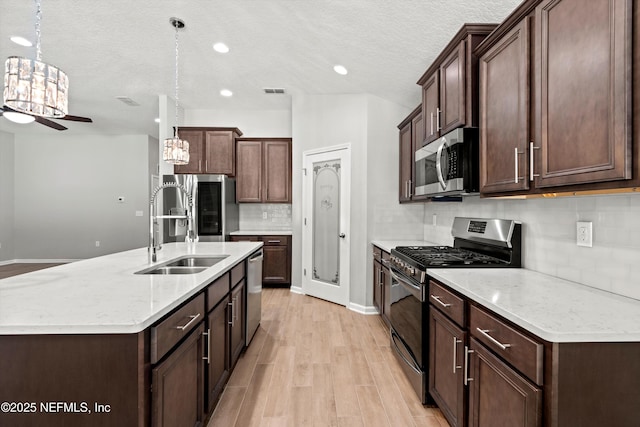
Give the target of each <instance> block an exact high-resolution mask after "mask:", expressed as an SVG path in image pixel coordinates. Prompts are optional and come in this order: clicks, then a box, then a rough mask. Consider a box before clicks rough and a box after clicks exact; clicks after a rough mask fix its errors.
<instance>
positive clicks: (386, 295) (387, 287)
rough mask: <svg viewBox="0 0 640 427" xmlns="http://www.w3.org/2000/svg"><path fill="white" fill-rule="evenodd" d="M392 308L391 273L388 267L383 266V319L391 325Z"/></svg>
mask: <svg viewBox="0 0 640 427" xmlns="http://www.w3.org/2000/svg"><path fill="white" fill-rule="evenodd" d="M390 310H391V274H390V273H389V269H388V268H387V267H384V266H383V267H382V319H383V320H384V321H385V322H386V324H387V325H391V322H390V320H389V312H390Z"/></svg>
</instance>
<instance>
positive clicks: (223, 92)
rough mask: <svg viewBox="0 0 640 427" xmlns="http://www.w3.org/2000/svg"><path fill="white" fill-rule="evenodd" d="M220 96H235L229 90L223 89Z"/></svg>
mask: <svg viewBox="0 0 640 427" xmlns="http://www.w3.org/2000/svg"><path fill="white" fill-rule="evenodd" d="M220 95H222V96H226V97H229V96H232V95H233V92H231V91H230V90H229V89H222V90H221V91H220Z"/></svg>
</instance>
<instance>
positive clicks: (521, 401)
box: [467, 338, 542, 427]
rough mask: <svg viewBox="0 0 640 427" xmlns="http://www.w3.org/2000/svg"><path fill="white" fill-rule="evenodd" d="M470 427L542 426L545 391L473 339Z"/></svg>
mask: <svg viewBox="0 0 640 427" xmlns="http://www.w3.org/2000/svg"><path fill="white" fill-rule="evenodd" d="M469 353H470V356H471V358H470V362H469V363H470V367H469V368H470V370H469V378H468V380H467V382H468V383H469V425H470V426H486V427H490V426H491V427H493V426H513V427H536V426H541V425H542V390H541V389H540V388H539V387H536V386H535V385H534V384H532V383H531V382H530V381H528V380H527V379H526V378H525V377H523V376H522V375H521V374H520V373H519V372H518V371H516V370H514V369H512V368H511V367H509V366H508V365H507V364H506V363H505V362H503V361H502V360H500V359H499V358H498V357H497V356H494V355H493V353H491V352H490V351H489V350H488V349H486V348H485V347H484V346H483V345H482V344H480V343H479V342H478V341H476V340H475V339H474V338H471V342H470V345H469Z"/></svg>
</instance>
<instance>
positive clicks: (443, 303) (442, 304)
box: [431, 294, 451, 308]
mask: <svg viewBox="0 0 640 427" xmlns="http://www.w3.org/2000/svg"><path fill="white" fill-rule="evenodd" d="M431 298H433V299H434V300H435V301H436V302H437V303H439V304H440V305H441V306H443V307H444V308H447V307H451V304H449V303H446V302H442V301H440V298H442V297H439V296H436V295H433V294H431Z"/></svg>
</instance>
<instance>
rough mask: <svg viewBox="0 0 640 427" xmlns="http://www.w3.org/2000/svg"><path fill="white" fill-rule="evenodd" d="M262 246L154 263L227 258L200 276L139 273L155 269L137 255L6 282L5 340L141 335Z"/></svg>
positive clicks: (187, 246) (168, 254) (2, 293)
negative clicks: (22, 336)
mask: <svg viewBox="0 0 640 427" xmlns="http://www.w3.org/2000/svg"><path fill="white" fill-rule="evenodd" d="M261 246H262V242H221V243H203V242H198V243H166V244H164V245H163V247H162V249H161V250H159V251H158V252H157V254H158V259H157V262H156V263H154V264H153V265H156V264H162V263H165V262H167V261H169V260H171V259H173V258H177V257H180V256H183V255H229V256H228V257H227V258H226V259H224V260H222V261H220V262H218V263H217V264H216V265H214V266H212V267H209V268H207V269H206V270H204V271H202V272H200V273H197V274H180V275H155V274H147V275H144V274H134V273H135V272H137V271H140V270H144V269H146V268H148V267H150V266H152V264H150V263H149V261H148V254H147V248H146V247H145V248H140V249H133V250H130V251H125V252H119V253H115V254H111V255H105V256H101V257H97V258H91V259H87V260H82V261H77V262H73V263H69V264H65V265H60V266H57V267H51V268H47V269H44V270H39V271H34V272H31V273H27V274H23V275H19V276H14V277H9V278H7V279H2V280H0V335H18V334H120V333H137V332H140V331H142V330H144V329H146V328H147V327H149V326H150V325H152V324H153V323H154V322H155V321H157V320H159V319H160V318H162V316H164V315H165V314H167V313H169V312H170V311H171V310H173V309H174V308H176V307H178V306H179V305H180V304H181V303H183V302H185V301H187V300H188V299H189V298H190V297H192V296H194V295H196V294H197V293H198V292H199V291H200V290H202V289H204V288H205V287H206V285H208V284H209V283H211V282H212V281H213V280H215V279H216V278H218V277H220V276H222V275H223V274H224V273H225V272H227V271H228V270H230V269H231V268H232V267H234V266H235V265H236V264H238V263H239V262H240V261H242V260H243V259H245V258H246V257H248V256H249V255H251V254H252V253H253V252H254V251H256V250H257V249H258V248H260V247H261Z"/></svg>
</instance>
